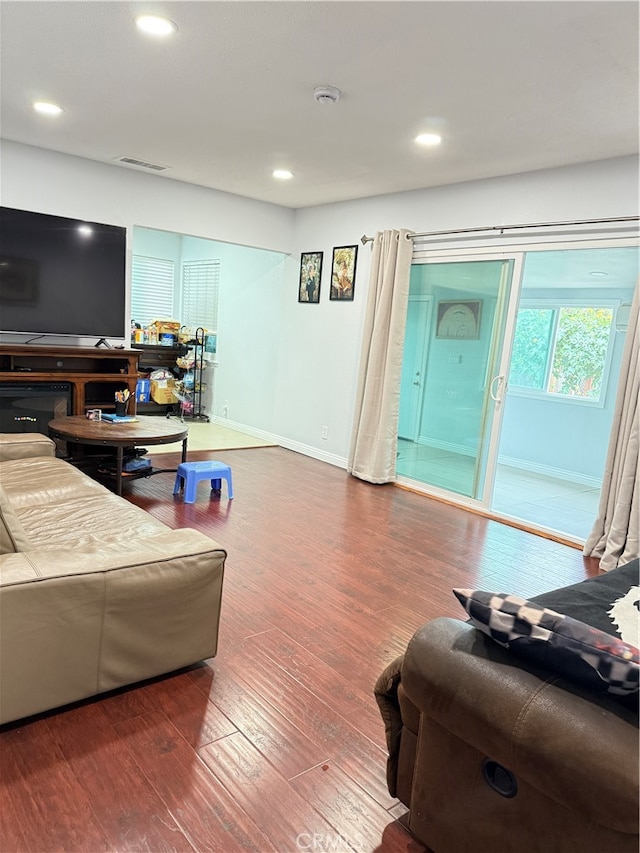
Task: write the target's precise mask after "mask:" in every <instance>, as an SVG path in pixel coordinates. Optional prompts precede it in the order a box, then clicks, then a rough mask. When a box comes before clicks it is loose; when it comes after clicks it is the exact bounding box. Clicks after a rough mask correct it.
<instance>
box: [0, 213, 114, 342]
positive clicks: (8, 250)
mask: <svg viewBox="0 0 640 853" xmlns="http://www.w3.org/2000/svg"><path fill="white" fill-rule="evenodd" d="M125 263H126V228H121V227H119V226H116V225H102V224H100V223H98V222H87V221H85V220H79V219H68V218H66V217H63V216H50V215H49V214H46V213H33V212H31V211H27V210H16V209H13V208H10V207H0V330H2V331H3V332H22V333H25V334H44V335H46V334H50V335H76V336H78V337H98V338H108V337H114V338H124V337H125V309H126V285H125Z"/></svg>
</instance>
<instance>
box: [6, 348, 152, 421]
mask: <svg viewBox="0 0 640 853" xmlns="http://www.w3.org/2000/svg"><path fill="white" fill-rule="evenodd" d="M139 357H140V352H139V351H137V350H132V349H116V348H115V347H114V348H112V349H107V348H102V347H71V346H51V347H48V346H37V345H35V346H31V345H27V344H1V345H0V383H2V384H4V383H11V382H20V383H27V382H28V383H33V384H37V383H38V382H56V381H58V382H69V383H70V385H71V390H72V403H71V414H73V415H84V414H85V412H86V410H87V409H105V410H107V411H108V410H109V409H115V392H116V391H118V390H122V389H124V388H128V389H129V391H130V392H131V401H130V403H129V414H135V407H136V382H137V379H138V358H139Z"/></svg>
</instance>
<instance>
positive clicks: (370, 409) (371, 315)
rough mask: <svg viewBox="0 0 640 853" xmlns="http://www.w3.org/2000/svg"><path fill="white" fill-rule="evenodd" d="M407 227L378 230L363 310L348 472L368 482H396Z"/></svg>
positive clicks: (408, 247)
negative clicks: (365, 303)
mask: <svg viewBox="0 0 640 853" xmlns="http://www.w3.org/2000/svg"><path fill="white" fill-rule="evenodd" d="M410 234H411V232H410V231H407V230H406V229H402V230H399V231H397V230H391V231H379V232H378V233H377V234H376V236H375V241H374V245H373V255H372V258H371V275H370V279H369V292H368V301H367V310H366V315H365V321H364V329H363V335H362V352H361V356H360V371H359V375H358V389H357V394H356V406H355V416H354V423H353V432H352V438H351V447H350V450H349V459H348V465H347V470H348V472H349V473H350V474H352V475H353V476H354V477H358V478H359V479H361V480H367V481H368V482H370V483H389V482H393V481H394V480H395V478H396V451H397V446H398V412H399V406H400V379H401V374H402V357H403V348H404V332H405V325H406V317H407V303H408V299H409V278H410V274H411V258H412V255H413V243H412V241H411V238H410Z"/></svg>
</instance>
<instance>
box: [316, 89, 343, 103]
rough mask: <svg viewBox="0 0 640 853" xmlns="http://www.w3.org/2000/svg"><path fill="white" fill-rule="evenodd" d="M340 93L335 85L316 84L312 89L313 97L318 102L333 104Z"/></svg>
mask: <svg viewBox="0 0 640 853" xmlns="http://www.w3.org/2000/svg"><path fill="white" fill-rule="evenodd" d="M340 94H341V92H340V89H337V88H336V87H335V86H316V88H315V89H314V90H313V97H314V98H315V99H316V101H317V102H318V103H319V104H335V102H336V101H337V100H338V99H339V98H340Z"/></svg>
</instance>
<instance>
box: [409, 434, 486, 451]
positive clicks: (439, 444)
mask: <svg viewBox="0 0 640 853" xmlns="http://www.w3.org/2000/svg"><path fill="white" fill-rule="evenodd" d="M418 444H424V445H425V446H426V447H435V448H436V449H437V450H447V451H449V453H459V454H460V455H461V456H475V455H476V451H475V450H473V449H472V448H470V447H465V446H464V445H463V444H454V443H453V442H452V441H441V440H440V439H439V438H426V437H425V436H423V435H421V436H419V437H418Z"/></svg>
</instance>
